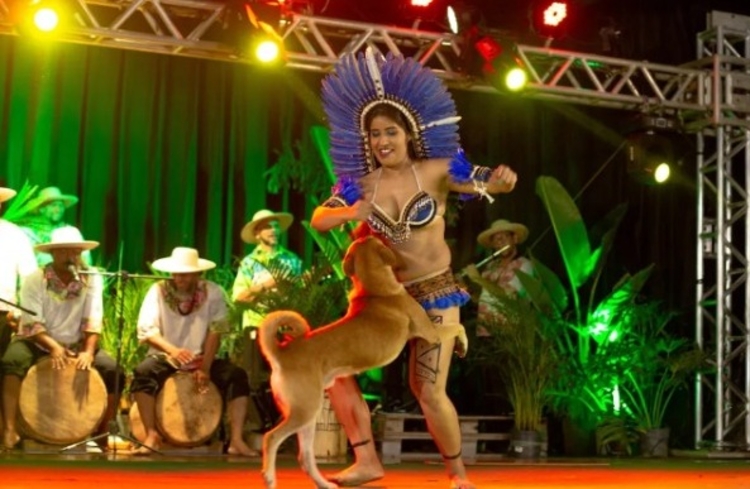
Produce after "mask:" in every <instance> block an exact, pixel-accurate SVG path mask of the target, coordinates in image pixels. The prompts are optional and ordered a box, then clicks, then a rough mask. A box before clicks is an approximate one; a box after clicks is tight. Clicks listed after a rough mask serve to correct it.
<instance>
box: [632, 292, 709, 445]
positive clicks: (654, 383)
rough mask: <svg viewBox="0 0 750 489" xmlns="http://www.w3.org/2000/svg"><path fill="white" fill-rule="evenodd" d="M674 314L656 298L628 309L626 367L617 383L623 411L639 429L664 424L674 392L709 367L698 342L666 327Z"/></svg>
mask: <svg viewBox="0 0 750 489" xmlns="http://www.w3.org/2000/svg"><path fill="white" fill-rule="evenodd" d="M674 317H675V314H674V313H672V312H666V311H664V310H663V309H662V308H661V306H660V304H658V303H655V302H648V303H645V304H641V305H638V306H636V307H634V308H632V309H630V311H629V317H628V318H627V324H628V327H627V331H626V333H625V335H624V337H623V344H624V345H625V348H626V349H627V351H628V357H627V363H628V365H629V368H627V369H625V370H623V372H622V376H621V378H620V379H619V380H620V381H619V385H618V387H619V392H620V396H621V398H622V411H624V413H625V414H626V415H627V416H629V417H632V419H633V420H634V421H635V422H636V428H637V429H638V431H640V432H646V431H649V430H653V429H659V428H664V427H665V425H664V420H665V415H666V412H667V409H668V408H669V405H670V403H671V401H672V399H673V397H674V395H675V393H677V392H678V391H679V390H681V389H685V388H687V386H688V381H689V380H690V379H692V378H693V376H694V375H695V374H696V373H697V372H698V371H701V370H705V369H707V368H709V363H708V356H707V355H706V354H705V353H704V352H703V351H702V350H701V349H700V348H698V346H697V345H695V344H693V343H692V342H691V341H689V340H688V339H686V338H677V337H674V336H672V335H670V334H669V333H668V332H667V331H666V327H667V325H668V324H669V323H670V322H671V321H672V319H673V318H674Z"/></svg>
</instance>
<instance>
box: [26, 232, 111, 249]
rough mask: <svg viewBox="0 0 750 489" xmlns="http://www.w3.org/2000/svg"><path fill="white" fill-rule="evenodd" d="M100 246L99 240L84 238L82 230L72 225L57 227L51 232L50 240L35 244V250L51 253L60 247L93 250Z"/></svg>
mask: <svg viewBox="0 0 750 489" xmlns="http://www.w3.org/2000/svg"><path fill="white" fill-rule="evenodd" d="M97 246H99V242H98V241H89V240H85V239H83V236H81V232H80V231H78V229H76V228H74V227H72V226H65V227H62V228H57V229H55V230H54V231H52V233H51V234H50V239H49V242H47V243H40V244H38V245H35V246H34V250H36V251H42V252H46V253H49V252H50V251H51V250H57V249H60V248H77V249H79V250H84V251H85V250H93V249H94V248H96V247H97Z"/></svg>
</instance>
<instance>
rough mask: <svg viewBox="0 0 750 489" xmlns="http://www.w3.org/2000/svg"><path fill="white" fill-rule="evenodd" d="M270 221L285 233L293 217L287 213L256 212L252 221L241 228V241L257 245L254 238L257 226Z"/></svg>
mask: <svg viewBox="0 0 750 489" xmlns="http://www.w3.org/2000/svg"><path fill="white" fill-rule="evenodd" d="M271 219H273V220H276V221H278V223H279V227H280V228H281V230H282V231H286V230H287V228H288V227H289V226H290V225H291V224H292V221H294V216H292V215H291V214H289V213H287V212H271V211H269V210H268V209H261V210H259V211H258V212H256V213H255V215H254V216H253V219H252V220H251V221H250V222H248V223H247V224H245V226H244V227H243V228H242V232H240V237H241V238H242V241H244V242H245V243H249V244H255V243H257V242H258V239H257V238H256V237H255V228H256V227H258V224H260V223H261V221H268V220H271Z"/></svg>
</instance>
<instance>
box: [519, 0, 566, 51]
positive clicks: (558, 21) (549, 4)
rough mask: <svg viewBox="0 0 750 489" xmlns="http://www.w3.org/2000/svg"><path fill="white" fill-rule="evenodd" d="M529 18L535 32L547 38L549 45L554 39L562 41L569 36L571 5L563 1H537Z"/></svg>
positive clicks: (531, 9)
mask: <svg viewBox="0 0 750 489" xmlns="http://www.w3.org/2000/svg"><path fill="white" fill-rule="evenodd" d="M529 16H530V18H531V27H532V29H533V30H534V32H536V33H537V34H538V35H540V36H542V37H546V38H547V44H548V45H549V44H550V43H551V42H552V40H553V39H562V38H563V37H565V35H566V34H567V30H568V24H570V16H571V11H570V5H569V4H568V2H563V1H550V0H539V1H535V2H532V4H531V7H530V11H529Z"/></svg>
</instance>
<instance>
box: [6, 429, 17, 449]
mask: <svg viewBox="0 0 750 489" xmlns="http://www.w3.org/2000/svg"><path fill="white" fill-rule="evenodd" d="M20 441H21V437H20V436H18V433H16V432H15V431H13V430H6V432H5V433H3V448H4V449H5V450H13V449H14V448H16V447H17V446H18V443H19V442H20Z"/></svg>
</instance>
